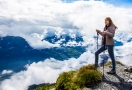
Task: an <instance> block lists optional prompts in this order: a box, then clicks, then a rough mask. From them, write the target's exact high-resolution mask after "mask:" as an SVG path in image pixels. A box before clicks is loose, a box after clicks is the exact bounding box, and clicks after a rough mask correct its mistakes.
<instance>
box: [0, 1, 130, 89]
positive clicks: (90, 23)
mask: <svg viewBox="0 0 132 90" xmlns="http://www.w3.org/2000/svg"><path fill="white" fill-rule="evenodd" d="M107 16H110V17H111V18H112V19H113V21H114V23H115V24H116V25H117V26H118V30H117V31H116V36H115V39H116V40H118V41H122V42H123V46H119V47H115V54H116V55H117V56H124V57H123V58H119V60H120V61H122V62H123V63H125V64H127V65H132V61H131V58H132V52H131V48H132V42H129V43H128V42H126V41H127V40H128V39H129V38H131V37H132V8H131V7H129V8H127V7H123V6H122V7H121V6H120V7H119V6H118V7H117V6H114V5H111V4H108V3H104V2H103V1H93V0H92V1H76V2H73V3H63V2H61V1H60V0H34V1H33V0H12V1H9V0H0V36H1V37H4V36H21V37H23V38H24V39H25V40H26V41H27V42H28V43H29V45H30V46H32V47H33V48H35V49H43V48H52V47H59V46H60V45H59V43H56V44H51V43H49V42H47V41H45V40H44V41H43V42H42V41H41V40H42V39H44V38H45V37H47V36H50V35H56V36H57V37H58V38H59V37H60V36H61V35H62V34H68V35H70V36H71V37H75V36H76V35H80V36H83V39H84V44H85V45H89V46H88V49H87V51H86V52H85V53H83V54H82V55H81V56H80V57H79V58H77V59H75V58H70V59H69V60H64V61H58V60H55V59H53V58H51V59H46V60H44V61H40V62H38V63H32V64H31V65H26V67H27V70H25V71H21V72H18V73H14V74H13V76H11V78H10V79H6V80H4V81H3V82H1V85H0V90H26V89H27V88H28V86H29V85H32V84H40V83H55V82H56V79H57V77H58V76H59V74H60V73H61V72H63V71H69V70H75V69H78V68H79V67H81V66H82V65H86V64H88V63H94V54H93V52H95V50H96V41H95V40H94V39H93V36H95V35H96V32H95V29H96V28H97V29H100V30H102V29H103V27H104V19H105V17H107ZM69 43H70V45H72V44H75V42H74V41H73V42H69ZM68 45H69V44H68ZM124 52H125V53H124ZM3 73H9V72H8V71H3Z"/></svg>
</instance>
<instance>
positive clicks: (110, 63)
mask: <svg viewBox="0 0 132 90" xmlns="http://www.w3.org/2000/svg"><path fill="white" fill-rule="evenodd" d="M116 64H119V65H122V66H125V65H124V64H123V63H121V62H120V61H116ZM110 65H112V62H111V61H109V62H107V63H106V64H105V66H110Z"/></svg>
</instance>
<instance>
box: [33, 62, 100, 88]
mask: <svg viewBox="0 0 132 90" xmlns="http://www.w3.org/2000/svg"><path fill="white" fill-rule="evenodd" d="M101 79H102V74H101V73H100V72H98V71H97V70H95V68H94V66H93V65H91V64H89V65H86V66H83V67H81V68H80V69H78V70H76V71H69V72H63V73H61V74H60V75H59V77H58V79H57V81H56V84H54V85H47V86H46V85H44V86H40V87H37V88H36V89H35V90H50V89H53V88H55V89H56V90H83V88H85V87H93V86H95V85H97V84H98V83H99V82H100V81H101Z"/></svg>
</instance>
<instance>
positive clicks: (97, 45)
mask: <svg viewBox="0 0 132 90" xmlns="http://www.w3.org/2000/svg"><path fill="white" fill-rule="evenodd" d="M98 36H99V34H98V33H97V50H98Z"/></svg>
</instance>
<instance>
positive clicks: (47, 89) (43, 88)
mask: <svg viewBox="0 0 132 90" xmlns="http://www.w3.org/2000/svg"><path fill="white" fill-rule="evenodd" d="M53 88H55V84H49V85H48V84H47V85H43V86H39V87H37V88H35V89H34V90H52V89H53Z"/></svg>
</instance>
